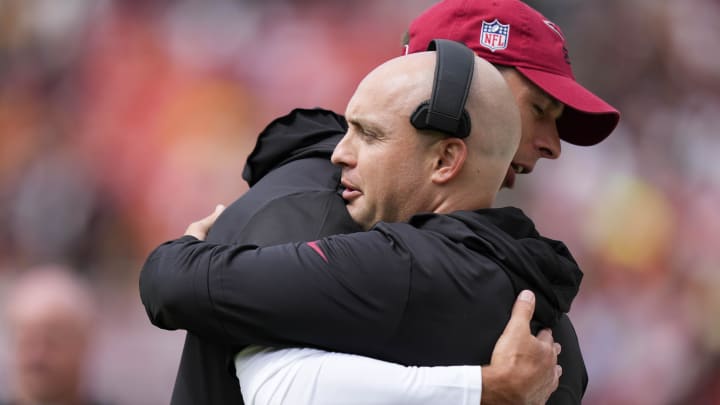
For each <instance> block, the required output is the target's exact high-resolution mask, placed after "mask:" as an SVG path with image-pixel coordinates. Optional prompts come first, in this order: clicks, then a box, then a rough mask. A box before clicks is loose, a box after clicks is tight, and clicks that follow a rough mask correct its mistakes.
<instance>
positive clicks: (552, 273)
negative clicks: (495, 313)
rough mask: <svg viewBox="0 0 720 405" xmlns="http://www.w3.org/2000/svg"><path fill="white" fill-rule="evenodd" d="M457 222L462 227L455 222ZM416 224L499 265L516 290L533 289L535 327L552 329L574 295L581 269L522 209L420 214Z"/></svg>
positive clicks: (414, 220)
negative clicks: (541, 234) (541, 233)
mask: <svg viewBox="0 0 720 405" xmlns="http://www.w3.org/2000/svg"><path fill="white" fill-rule="evenodd" d="M458 221H459V222H462V224H464V226H458ZM410 223H411V224H412V225H414V226H416V227H419V228H422V229H427V230H435V231H438V232H441V233H442V234H443V235H446V236H447V237H449V238H450V239H451V240H453V241H454V242H457V243H462V244H463V245H466V246H468V247H469V248H471V249H472V250H474V251H478V252H480V253H482V254H484V255H485V256H487V257H489V258H491V259H492V260H493V261H495V262H496V263H498V264H499V265H500V266H501V267H502V269H503V270H504V271H505V272H506V273H507V274H508V276H509V277H510V280H511V281H512V283H513V286H514V288H515V292H516V294H517V293H519V292H520V291H521V290H523V289H530V290H532V291H533V292H534V293H535V296H536V304H535V316H534V320H535V321H536V322H539V325H538V324H535V325H533V331H537V329H538V326H542V327H552V326H554V325H555V324H556V323H557V321H558V320H559V319H560V317H561V316H562V314H563V313H567V312H568V311H569V310H570V305H571V303H572V301H573V299H574V298H575V296H576V295H577V293H578V290H579V288H580V282H581V281H582V277H583V273H582V271H581V270H580V268H579V267H578V265H577V263H576V261H575V259H574V258H573V257H572V255H571V254H570V251H569V250H568V249H567V247H566V246H565V244H563V243H562V242H560V241H556V240H553V239H549V238H545V237H543V236H540V234H539V233H538V232H537V230H536V229H535V224H534V223H533V222H532V221H531V220H530V218H528V217H527V216H526V215H525V214H524V213H523V212H522V211H521V210H519V209H517V208H513V207H505V208H489V209H482V210H476V211H457V212H454V213H452V214H449V215H437V214H420V215H416V216H414V217H412V218H411V220H410Z"/></svg>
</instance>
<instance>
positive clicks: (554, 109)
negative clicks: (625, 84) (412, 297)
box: [173, 0, 618, 403]
mask: <svg viewBox="0 0 720 405" xmlns="http://www.w3.org/2000/svg"><path fill="white" fill-rule="evenodd" d="M423 34H425V35H423ZM433 38H448V39H454V40H458V41H461V42H464V43H465V44H466V45H468V46H469V47H470V48H472V49H473V50H474V51H475V52H476V53H477V54H478V55H480V56H482V57H484V58H486V59H487V60H489V61H490V62H492V63H494V64H496V66H498V67H499V68H500V70H501V71H502V73H503V75H504V76H505V78H506V80H507V83H508V84H509V86H510V87H511V89H512V90H513V92H514V95H515V98H516V101H517V104H518V105H519V107H520V112H521V116H522V124H523V126H522V132H523V133H522V135H523V136H522V141H521V144H520V147H519V149H518V151H517V153H516V154H515V157H514V159H513V160H512V164H511V165H510V167H509V168H508V172H507V175H506V178H505V181H504V186H505V187H512V185H513V184H514V180H515V174H518V173H529V172H530V171H532V170H533V168H534V165H535V164H536V162H537V161H538V160H539V159H540V158H551V159H554V158H557V157H558V156H559V154H560V139H565V140H566V141H568V142H572V143H575V144H578V145H592V144H595V143H597V142H600V141H601V140H602V139H604V138H605V137H606V136H607V135H609V133H610V132H611V131H612V129H613V128H614V127H615V125H616V124H617V121H618V113H617V111H615V110H614V109H613V108H612V107H610V106H609V105H607V104H606V103H604V102H603V101H602V100H600V99H598V98H597V97H596V96H594V95H592V94H591V93H589V92H588V91H587V90H585V89H584V88H582V87H581V86H580V85H578V84H577V83H576V82H575V81H574V79H573V77H572V71H571V70H570V66H569V63H568V61H567V52H566V49H565V46H564V38H563V37H562V33H561V31H560V30H559V28H558V27H557V26H555V25H554V24H552V23H551V22H549V21H547V20H546V19H544V17H542V15H540V14H539V13H537V12H536V11H535V10H532V9H531V8H529V7H527V6H526V5H524V4H523V3H521V2H519V1H511V0H507V1H494V2H485V1H449V0H447V1H444V2H441V3H439V4H438V5H436V6H435V7H433V8H431V9H429V10H428V11H426V12H425V13H424V14H423V15H421V16H420V17H419V18H418V19H417V20H416V21H415V22H413V24H412V26H411V28H410V31H409V43H408V44H407V51H409V52H418V51H421V50H424V49H426V47H427V45H428V43H429V42H430V40H431V39H433ZM546 46H547V48H548V49H544V47H546ZM523 55H524V56H525V57H526V58H523V57H522V56H523ZM295 113H297V112H294V114H295ZM330 114H331V113H330ZM309 117H310V115H307V114H306V115H302V112H300V114H296V115H294V116H293V117H292V122H293V124H292V125H295V124H296V123H297V122H298V121H300V120H301V119H309ZM333 120H337V121H338V122H341V121H342V117H339V116H337V117H334V118H333ZM343 125H344V122H341V124H340V126H339V127H337V128H338V131H344V128H342V126H343ZM583 127H584V128H585V130H584V131H583V130H581V128H583ZM261 138H262V136H261ZM260 141H262V139H260ZM249 164H250V162H249ZM231 209H232V207H231ZM226 214H230V213H226ZM222 222H223V221H222V218H221V220H220V221H219V222H218V224H216V227H217V226H218V225H221V226H222V225H223V224H222ZM225 226H226V227H227V226H231V224H230V225H225ZM213 229H215V228H213ZM308 239H311V237H309V238H308ZM296 240H297V239H296ZM564 322H566V323H567V325H569V322H567V318H566V317H565V318H564ZM567 325H566V326H567ZM569 327H570V329H571V328H572V327H571V326H569ZM555 333H556V334H557V331H555ZM571 338H573V339H574V338H575V337H574V332H572V336H571ZM188 339H190V335H189V337H188ZM575 344H576V342H575ZM563 347H564V348H566V346H563ZM187 349H188V344H187V343H186V351H187ZM565 351H567V350H564V352H563V353H565ZM577 354H578V355H579V352H578V353H577ZM580 360H581V359H580ZM185 362H186V353H184V354H183V363H185ZM581 366H582V365H581ZM182 369H183V366H182V365H181V374H182ZM582 373H584V368H583V370H582ZM565 374H569V373H568V372H567V369H566V370H565ZM178 378H179V380H178V383H180V375H179V377H178ZM177 389H178V385H177V384H176V391H177ZM582 389H583V390H584V385H583V388H582ZM576 400H577V401H579V398H577V399H576ZM178 401H179V400H177V397H176V395H174V396H173V403H181V402H178Z"/></svg>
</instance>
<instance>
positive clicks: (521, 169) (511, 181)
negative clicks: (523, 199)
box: [501, 162, 532, 189]
mask: <svg viewBox="0 0 720 405" xmlns="http://www.w3.org/2000/svg"><path fill="white" fill-rule="evenodd" d="M530 172H532V168H531V167H528V166H525V165H522V164H520V163H515V162H512V163H510V166H509V167H508V170H507V173H506V174H505V180H503V183H502V186H501V188H509V189H510V188H513V186H514V185H515V178H516V176H517V175H518V174H528V173H530Z"/></svg>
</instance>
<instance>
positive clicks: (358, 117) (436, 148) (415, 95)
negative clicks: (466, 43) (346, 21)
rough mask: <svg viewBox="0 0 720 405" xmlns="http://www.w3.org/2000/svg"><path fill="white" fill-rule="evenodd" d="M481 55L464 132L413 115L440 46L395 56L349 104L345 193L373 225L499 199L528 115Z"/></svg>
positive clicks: (342, 148) (338, 154) (360, 217)
mask: <svg viewBox="0 0 720 405" xmlns="http://www.w3.org/2000/svg"><path fill="white" fill-rule="evenodd" d="M474 58H475V66H474V73H473V79H472V82H471V86H470V92H469V95H468V99H467V102H466V105H465V107H466V110H467V112H468V115H469V117H470V120H471V130H470V135H469V136H468V137H467V138H464V139H459V138H455V137H448V136H446V135H444V134H441V133H438V132H435V131H429V130H423V131H418V130H417V129H416V128H415V127H413V126H412V124H411V123H410V116H411V115H412V113H413V112H414V111H415V109H416V108H417V107H418V105H419V104H420V103H422V102H424V101H426V100H428V99H429V98H430V96H431V93H432V87H433V80H434V76H435V63H436V62H435V59H436V54H435V52H422V53H415V54H411V55H407V56H401V57H399V58H395V59H392V60H390V61H388V62H386V63H384V64H382V65H380V66H379V67H378V68H376V69H375V70H373V71H372V72H370V74H368V75H367V76H366V77H365V79H363V81H362V82H361V83H360V85H359V86H358V88H357V90H356V91H355V94H354V95H353V96H352V98H351V99H350V102H349V103H348V107H347V110H346V112H345V118H346V119H347V121H348V126H349V128H348V132H347V133H346V134H345V136H344V137H343V139H342V140H341V141H340V143H339V144H338V145H337V147H336V148H335V151H334V153H333V156H332V160H333V162H334V163H335V164H338V165H341V166H342V167H343V178H342V182H343V186H344V187H345V189H346V191H345V193H344V194H343V198H345V200H346V201H347V203H348V204H347V208H348V211H349V212H350V215H351V216H352V217H353V219H354V220H355V221H356V222H357V223H359V224H361V225H363V226H364V227H365V228H370V227H372V226H373V225H374V224H375V223H377V222H379V221H387V222H400V221H406V220H408V219H409V218H410V217H411V216H412V215H415V214H417V213H420V212H436V213H447V212H452V211H457V210H474V209H479V208H487V207H490V206H491V205H492V203H493V201H494V199H495V195H496V194H497V191H498V190H499V189H500V185H501V183H502V181H503V179H504V178H505V174H506V173H507V170H508V168H509V167H510V161H511V159H512V156H513V154H514V153H515V149H516V148H517V145H518V142H519V139H520V115H519V113H518V110H517V107H516V105H515V102H514V99H513V96H512V94H511V93H510V90H509V89H508V87H507V85H506V83H505V80H504V79H503V77H502V76H501V75H500V73H499V72H498V71H497V69H495V68H494V67H493V66H492V65H490V64H489V63H487V62H486V61H484V60H482V59H480V58H478V57H474Z"/></svg>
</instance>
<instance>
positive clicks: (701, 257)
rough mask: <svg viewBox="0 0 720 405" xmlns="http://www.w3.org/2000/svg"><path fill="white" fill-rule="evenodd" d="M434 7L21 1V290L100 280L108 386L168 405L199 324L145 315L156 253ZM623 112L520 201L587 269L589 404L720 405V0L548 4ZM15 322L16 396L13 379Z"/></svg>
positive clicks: (550, 167) (579, 317)
mask: <svg viewBox="0 0 720 405" xmlns="http://www.w3.org/2000/svg"><path fill="white" fill-rule="evenodd" d="M432 3H433V1H430V0H393V1H387V0H385V1H383V0H363V1H359V0H358V1H321V0H314V1H309V0H305V1H299V0H297V1H290V0H285V1H279V0H278V1H232V0H214V1H205V2H200V1H189V0H188V1H158V0H153V1H149V0H134V1H130V0H115V1H112V0H63V1H57V0H2V1H0V299H2V298H3V296H4V293H3V292H4V291H6V290H7V288H8V287H9V281H8V280H10V279H11V277H12V276H13V275H15V274H17V273H18V272H22V271H25V269H28V268H30V267H32V266H35V265H39V264H43V263H63V264H67V265H69V266H72V267H73V268H74V269H76V271H78V272H80V273H81V274H83V275H84V276H86V277H87V278H88V279H89V280H91V282H92V285H93V286H94V288H95V290H96V292H97V295H98V297H99V308H100V310H101V311H102V314H103V316H102V320H101V322H99V323H98V327H97V332H98V340H97V344H96V345H95V348H94V356H93V361H92V365H91V372H90V376H89V381H90V386H91V389H92V390H93V391H94V392H97V393H98V394H99V396H101V397H103V398H109V399H111V400H112V401H114V402H115V403H116V404H159V403H167V401H168V398H169V395H170V390H171V387H172V382H173V378H174V373H175V371H176V367H177V363H178V360H179V353H180V349H181V345H182V338H183V334H182V333H180V332H166V331H161V330H157V329H155V328H153V327H151V326H150V325H149V323H148V322H147V321H146V318H145V315H144V312H143V309H142V307H141V304H140V302H139V298H138V292H137V277H138V272H139V268H140V265H141V263H142V260H143V259H144V257H145V256H146V255H147V253H148V252H149V250H150V249H152V248H153V247H154V246H156V245H157V244H159V243H161V242H162V241H164V240H166V239H170V238H172V237H175V236H177V235H179V234H180V233H181V232H182V231H183V230H184V229H185V226H186V225H187V224H188V223H189V222H190V221H192V220H195V219H198V218H200V217H202V216H204V215H205V214H206V213H208V212H210V211H211V210H212V208H213V207H214V205H215V203H217V202H225V203H229V202H231V201H232V200H233V199H234V198H236V197H237V196H238V195H240V194H241V193H242V192H243V191H244V190H245V187H246V186H245V184H244V183H243V181H242V180H241V178H240V173H241V169H242V165H243V162H244V159H245V156H246V154H247V153H248V152H249V150H250V148H251V147H252V145H253V142H254V137H255V135H256V134H257V133H258V131H259V130H260V129H262V128H263V126H264V125H265V124H267V123H268V122H269V120H270V119H272V118H273V117H275V116H277V115H280V114H284V113H286V112H287V111H289V110H290V109H291V108H293V107H299V106H302V107H313V106H323V107H329V108H333V109H335V110H336V111H342V110H343V108H344V105H345V102H346V100H347V99H348V98H349V96H350V94H351V92H352V90H353V88H354V86H355V85H356V84H357V82H358V81H359V79H360V78H361V77H362V76H363V75H364V74H365V73H367V72H368V71H369V70H370V69H371V68H372V67H373V66H375V65H377V64H379V63H380V62H382V61H384V60H385V59H387V58H389V57H392V56H395V55H398V54H399V52H400V49H401V46H400V40H401V36H402V33H403V31H404V30H405V28H406V27H407V26H408V25H409V23H410V21H411V20H412V18H413V17H414V16H416V15H418V14H419V12H420V11H422V10H423V9H425V8H426V7H427V6H429V5H430V4H432ZM529 3H530V4H531V5H533V6H534V7H536V8H537V9H539V10H540V11H542V12H543V13H544V14H545V15H546V16H547V17H549V18H550V19H552V20H554V21H555V22H556V23H558V24H559V25H560V26H561V27H563V29H564V32H565V34H566V36H567V37H568V39H569V42H568V47H569V50H570V55H571V58H572V60H573V63H574V70H575V73H576V76H577V77H578V79H579V80H580V81H581V82H582V83H583V84H585V85H586V86H587V87H589V88H590V89H592V90H593V91H595V92H596V93H598V94H600V95H601V96H603V97H604V98H605V99H607V100H608V101H610V102H611V103H612V104H614V105H616V106H617V107H619V108H620V110H621V111H622V112H623V119H622V121H621V125H620V126H619V128H618V129H617V130H616V131H615V133H614V134H613V135H612V136H611V137H610V138H609V139H608V140H607V141H605V142H604V143H602V144H601V145H599V146H597V147H594V148H578V147H572V146H570V145H568V144H563V158H562V159H560V160H559V161H557V162H548V161H543V162H541V163H540V164H539V165H538V170H537V171H536V173H533V174H531V175H529V176H523V177H521V178H520V180H519V181H518V184H517V186H516V189H515V190H513V191H511V192H503V193H502V196H501V198H500V200H499V201H498V204H500V205H516V206H519V207H521V208H523V209H524V210H525V211H526V212H527V213H529V215H530V216H531V217H532V218H534V219H535V220H536V223H537V225H538V227H539V229H540V230H541V231H542V232H543V233H544V234H546V235H548V236H551V237H554V238H557V239H562V240H564V241H566V242H567V244H568V245H569V246H570V248H571V250H572V251H573V252H574V254H575V256H576V258H577V259H578V260H579V262H580V263H581V265H582V268H583V269H584V271H585V279H584V282H583V285H582V288H581V292H580V295H579V297H578V298H577V300H576V303H575V304H574V306H573V309H572V311H571V317H572V319H573V321H574V323H575V325H576V328H577V330H578V335H579V337H580V343H581V346H582V348H583V352H584V355H585V359H586V362H587V365H588V371H589V374H590V386H589V390H588V393H587V396H586V401H585V403H586V404H605V403H612V404H675V403H677V404H685V403H693V404H703V403H705V404H717V403H720V388H718V387H720V361H719V360H718V359H719V355H720V272H718V267H719V264H720V249H719V248H718V241H720V211H719V210H718V202H720V165H718V164H717V161H716V157H717V155H718V153H720V137H719V136H718V134H717V131H718V128H720V114H719V113H718V112H720V45H718V38H720V3H718V2H717V1H716V0H683V1H679V0H678V1H673V0H592V1H591V0H587V1H582V2H581V1H571V0H544V1H529ZM7 339H8V336H7V328H6V325H5V323H4V322H2V319H0V392H6V390H7V388H8V386H9V385H10V383H11V378H12V375H11V373H10V361H11V356H10V355H11V353H9V349H8V344H7V343H8V340H7Z"/></svg>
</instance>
